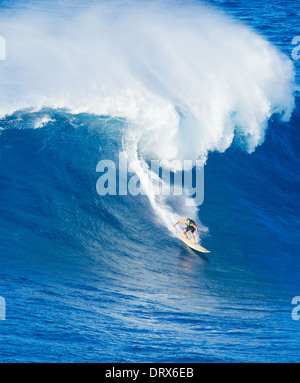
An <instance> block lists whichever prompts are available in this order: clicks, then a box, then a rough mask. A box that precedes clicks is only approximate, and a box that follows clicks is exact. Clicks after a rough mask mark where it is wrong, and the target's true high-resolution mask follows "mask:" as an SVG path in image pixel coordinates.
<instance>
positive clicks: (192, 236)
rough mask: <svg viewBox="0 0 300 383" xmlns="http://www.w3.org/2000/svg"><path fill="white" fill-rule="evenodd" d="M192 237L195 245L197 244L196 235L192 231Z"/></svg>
mask: <svg viewBox="0 0 300 383" xmlns="http://www.w3.org/2000/svg"><path fill="white" fill-rule="evenodd" d="M191 236H192V237H193V240H194V243H195V244H196V239H195V236H194V233H193V232H192V231H191Z"/></svg>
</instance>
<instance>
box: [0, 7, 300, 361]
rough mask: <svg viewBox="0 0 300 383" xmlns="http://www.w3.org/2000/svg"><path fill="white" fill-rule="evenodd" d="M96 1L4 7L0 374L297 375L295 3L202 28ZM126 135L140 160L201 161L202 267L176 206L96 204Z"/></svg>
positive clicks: (187, 17)
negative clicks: (155, 366)
mask: <svg viewBox="0 0 300 383" xmlns="http://www.w3.org/2000/svg"><path fill="white" fill-rule="evenodd" d="M75 3H76V4H75ZM99 3H101V4H102V3H103V2H96V1H91V2H88V3H81V2H70V3H69V2H66V3H65V5H64V6H58V3H55V2H52V1H51V2H42V3H40V2H36V1H34V2H32V1H13V2H11V1H10V2H7V1H2V2H1V10H0V20H1V22H0V35H2V36H3V37H5V39H6V50H7V52H6V53H7V59H6V61H0V82H1V84H2V85H1V93H0V94H1V103H0V109H1V120H0V127H1V131H0V133H1V134H0V161H1V168H0V169H1V170H0V172H1V176H0V185H1V187H0V195H1V198H0V204H1V208H0V220H1V221H0V222H1V226H0V227H1V229H0V238H1V242H0V243H1V247H0V249H1V253H0V254H1V256H0V296H1V297H3V298H4V299H5V320H1V321H0V334H1V336H0V361H1V362H299V333H300V321H297V320H293V318H292V310H293V308H294V307H295V306H293V305H292V304H291V301H292V299H293V297H295V296H300V282H299V272H300V261H299V245H300V241H299V212H300V200H299V186H300V185H299V183H300V179H299V156H300V153H299V148H300V142H299V132H298V129H299V126H300V98H299V93H298V90H297V86H299V65H300V64H299V63H300V61H297V60H292V51H293V49H294V48H295V46H294V45H292V43H291V42H292V38H293V37H294V36H297V35H298V34H299V29H298V28H299V27H298V25H299V14H300V4H299V3H298V2H296V1H279V0H276V1H274V0H272V1H271V0H267V1H264V2H261V1H258V0H251V1H228V0H227V1H221V0H220V1H217V0H216V1H213V0H212V1H208V2H206V4H208V5H209V15H208V17H205V21H204V20H203V19H201V15H202V13H203V12H204V10H203V8H200V9H198V6H199V3H198V2H185V3H184V5H183V6H182V5H180V3H178V2H176V3H175V2H174V3H173V2H167V3H166V4H165V5H164V7H163V9H162V11H161V12H159V15H160V16H159V17H155V18H154V16H157V14H156V11H155V10H154V11H153V9H152V8H151V12H150V13H149V8H148V7H149V4H150V5H153V2H151V3H150V2H149V3H148V2H142V3H140V4H139V5H138V6H137V5H136V4H134V5H132V6H127V4H126V6H124V5H123V6H121V7H119V6H118V7H116V6H112V5H109V6H107V5H106V8H105V12H104V13H103V9H102V8H101V10H99V8H97V6H98V5H99ZM113 4H114V3H113ZM95 7H96V8H95ZM160 7H161V6H160ZM107 8H108V11H107ZM116 8H118V10H116ZM143 9H146V15H148V16H147V17H149V20H150V21H149V25H147V23H146V25H145V23H142V21H143V20H144V19H143V17H144V13H143ZM204 9H206V8H204ZM90 11H92V15H91V14H90ZM191 11H192V12H191ZM98 12H99V13H98ZM152 12H153V13H152ZM219 12H221V15H219ZM173 13H174V15H175V16H174V19H173V18H172V17H173V16H172V14H173ZM198 13H199V20H200V21H201V20H202V22H203V26H201V28H203V29H200V31H202V32H203V31H204V33H203V35H202V36H201V38H199V37H198V35H197V33H199V30H198V27H199V26H198V21H197V20H198V19H196V22H195V19H194V18H193V17H194V16H192V15H195V14H196V15H197V14H198ZM49 14H50V16H49ZM103 14H104V15H105V17H106V16H107V17H111V15H113V17H112V18H111V19H109V23H106V20H107V19H106V18H104V16H103ZM223 14H225V15H223ZM82 15H84V17H83V16H82ZM170 15H171V16H170ZM128 17H129V20H132V19H131V17H133V19H134V20H137V21H136V23H135V22H134V23H130V28H128ZM219 17H220V19H219ZM44 18H45V19H44ZM48 18H50V21H49V19H48ZM52 18H53V20H54V25H55V23H56V20H60V21H63V24H64V26H63V27H59V26H58V25H56V27H53V20H52ZM124 18H125V21H123V20H124ZM32 20H34V21H35V23H32ZM74 20H75V21H76V23H75V25H76V28H74V29H72V27H74V24H73V23H74ZM99 20H100V21H99ZM178 20H179V21H180V22H179V23H178V24H177V25H176V26H174V25H173V23H174V21H178ZM153 21H155V22H157V24H155V23H154V24H153ZM181 22H182V25H181ZM200 24H201V23H200ZM120 25H121V26H120ZM124 25H125V28H124ZM142 25H145V27H144V26H143V27H142ZM240 25H242V27H241V28H242V29H241V30H240V31H241V34H243V33H244V28H245V30H246V32H245V33H246V34H247V33H248V31H250V32H249V33H250V35H248V34H247V36H248V39H247V41H245V40H243V36H242V37H240V36H239V35H238V34H237V33H236V32H237V31H239V29H237V30H236V29H235V28H240ZM181 26H182V30H181V29H180V28H181ZM187 26H188V28H189V29H185V28H187ZM218 28H220V29H221V34H223V36H224V40H222V41H219V40H218V37H219V35H218V33H217V32H216V31H218V30H219V29H218ZM124 30H125V31H126V33H128V36H127V35H124V33H123V34H122V33H121V32H124ZM140 30H142V33H141V34H137V31H140ZM177 30H179V31H178V35H176V36H175V37H174V33H175V34H176V31H177ZM22 31H23V34H22V35H21V32H22ZM112 31H113V33H112ZM35 32H38V33H35ZM97 33H100V34H101V33H102V34H103V35H104V37H105V38H104V40H103V39H100V40H98V39H95V35H96V34H97ZM215 33H217V34H215ZM236 35H238V36H237V37H236V38H237V39H239V38H241V40H235V36H236ZM135 36H136V40H133V38H134V37H135ZM140 36H142V37H140ZM153 36H155V38H154V37H153ZM245 36H246V35H245ZM256 36H259V41H258V42H257V40H256ZM181 38H182V41H181ZM19 39H20V41H19ZM193 39H195V41H194V40H193ZM260 39H262V40H263V41H265V42H267V44H266V45H264V44H263V45H256V44H261V43H260V42H261V40H260ZM27 40H28V41H29V42H28V44H27V45H26V41H27ZM157 41H159V42H160V43H161V45H157ZM191 41H192V42H193V44H192V43H191V44H192V45H191V46H188V44H187V42H191ZM24 42H25V47H24ZM212 42H214V43H215V44H216V45H217V49H216V48H215V47H214V44H212ZM237 43H240V44H237ZM98 44H99V45H98ZM119 44H120V45H119ZM124 44H125V45H124ZM218 44H219V45H218ZM196 46H199V56H198V54H197V53H196V52H195V47H196ZM257 46H260V47H261V50H259V49H256V48H255V47H257ZM22 47H23V48H22ZM124 47H125V48H124ZM144 47H146V48H147V49H145V50H144ZM174 47H175V48H176V49H175V48H174ZM253 47H254V48H253ZM20 49H21V51H20ZM22 49H23V50H22ZM123 49H124V51H123ZM211 49H212V50H211ZM215 49H216V50H217V52H216V51H215ZM239 49H242V50H239ZM273 49H274V50H275V51H276V52H279V53H278V55H277V53H276V54H275V53H274V51H273ZM116 51H117V52H116ZM120 51H121V52H122V55H121V56H119V55H120ZM242 54H244V55H245V57H244V58H241V57H240V55H242ZM133 56H134V57H135V59H134V60H133V59H132V57H133ZM108 58H109V60H108ZM115 58H117V59H119V58H122V59H124V61H121V62H120V60H117V59H116V60H115ZM144 58H146V59H147V60H145V61H144ZM125 59H126V60H125ZM163 59H164V60H163ZM167 60H169V62H168V61H167ZM272 60H277V61H272ZM106 61H107V62H106ZM125 61H126V63H125V64H124V62H125ZM166 62H167V63H172V65H170V66H166V67H165V63H166ZM194 63H196V64H197V65H195V66H194V65H193V64H194ZM292 67H293V71H294V72H295V79H294V80H293V79H290V77H289V76H290V73H291V72H292V70H291V69H290V68H292ZM1 71H2V72H1ZM99 72H101V73H100V74H99ZM221 72H222V73H221ZM133 73H134V74H136V73H138V75H136V76H133ZM203 73H204V75H203ZM202 75H203V76H202ZM235 76H236V77H235ZM215 79H216V80H215ZM171 80H174V82H172V81H171ZM101 81H103V83H104V87H103V88H102V83H101ZM119 84H122V88H121V90H120V88H119ZM194 84H196V85H197V86H195V87H193V85H194ZM123 85H124V87H123ZM252 86H253V87H252ZM124 89H125V90H124ZM177 89H179V90H180V94H179V93H178V92H177ZM202 91H203V93H202ZM99 94H100V96H99V99H98V98H97V97H98V95H99ZM124 95H125V96H124ZM224 95H226V98H224ZM219 96H220V97H219ZM191 99H192V100H193V101H191ZM225 100H226V101H227V100H228V106H227V105H226V107H225V106H224V104H225ZM127 102H128V103H127ZM293 103H294V104H293ZM292 104H293V105H292ZM195 105H196V106H195ZM291 105H292V107H291ZM198 107H199V108H200V109H198ZM269 107H270V109H268V108H269ZM290 107H291V109H292V110H291V111H292V113H291V114H290V115H289V108H290ZM214 108H215V109H214ZM178 110H180V113H179V112H178ZM199 110H200V113H199V114H198V111H199ZM210 110H213V114H212V116H211V114H210ZM228 110H229V111H230V112H231V114H230V116H228V115H229V112H228ZM266 110H267V111H266ZM148 111H149V113H148ZM285 112H286V114H287V116H285V117H284V118H282V116H283V114H284V113H285ZM199 115H200V117H199ZM178 116H180V119H181V120H180V121H179V125H178V124H177V122H178V121H177V119H176V117H178ZM203 116H204V117H203ZM215 116H223V118H222V119H221V120H220V121H221V122H219V121H218V120H217V119H216V120H215V119H214V118H215ZM253 116H254V117H253ZM265 116H267V117H266V118H265ZM265 119H266V121H265ZM249 120H251V121H252V123H251V124H249V125H248V122H249ZM166 121H167V125H166ZM187 121H188V122H187ZM190 121H192V123H191V124H190V123H189V122H190ZM230 121H233V124H232V125H231V124H230ZM255 122H257V124H256V123H255ZM173 123H174V125H172V124H173ZM168 124H170V125H168ZM132 126H133V127H132ZM149 126H150V127H151V128H149ZM169 126H170V129H169V128H168V127H169ZM171 126H172V127H173V126H174V132H177V130H176V128H177V127H178V126H179V129H180V134H179V139H178V141H179V142H180V145H179V146H178V150H177V152H176V153H175V155H173V157H172V155H171V153H172V148H174V147H176V144H177V141H176V139H174V141H172V139H173V133H172V132H173V130H172V129H171ZM141 127H142V128H141ZM223 127H225V128H224V129H223ZM148 129H149V130H148ZM168 129H169V130H168ZM128 132H129V133H130V134H128ZM157 136H158V137H159V140H157V141H155V137H157ZM132 137H138V140H139V141H138V142H139V145H140V146H139V155H144V156H145V157H146V158H147V159H148V160H149V159H150V158H155V159H156V158H158V157H159V156H160V157H159V158H160V159H161V158H164V156H169V158H167V159H172V158H176V155H178V156H179V157H180V158H187V157H186V155H187V154H186V153H188V154H190V155H191V156H192V157H193V156H194V155H195V156H196V155H202V156H205V157H206V164H205V184H204V202H203V204H202V205H201V206H199V208H198V209H195V210H194V211H193V214H194V216H193V219H194V220H195V221H196V222H197V223H199V226H200V227H201V229H200V234H199V236H200V239H201V243H202V245H203V246H205V247H206V248H208V249H210V250H211V253H209V254H205V255H198V254H196V253H194V252H193V251H191V250H189V249H188V248H186V246H185V245H184V244H182V243H181V242H179V241H177V240H176V239H175V238H174V236H173V235H172V233H171V231H170V230H169V229H170V228H169V227H168V225H167V223H166V222H168V219H171V218H173V216H176V209H175V208H174V211H172V215H171V217H170V216H167V215H168V211H169V210H167V208H166V206H165V205H164V204H162V203H161V204H156V205H154V206H153V204H151V196H148V195H138V196H133V195H129V194H128V195H106V196H100V195H99V194H98V193H97V190H96V184H97V180H98V179H99V173H97V172H96V166H97V163H98V162H99V161H100V160H102V159H109V160H111V161H114V162H115V163H117V161H118V156H119V152H120V151H125V150H126V148H127V149H128V146H126V145H125V144H124V140H125V141H126V142H127V144H128V145H129V147H130V144H134V143H135V141H130V140H131V139H132ZM153 137H154V139H153ZM174 137H177V136H176V134H175V133H174ZM189 137H191V140H189ZM152 140H154V141H152ZM164 140H165V141H164ZM169 140H170V141H169ZM144 141H145V142H144ZM149 142H150V145H151V148H150V149H151V150H150V149H149V147H148V145H147V144H148V143H149ZM161 142H163V150H162V154H161V150H160V143H161ZM194 143H195V146H194ZM169 145H170V146H169ZM197 148H198V149H199V148H200V149H199V152H197V153H196V150H197ZM128 151H129V149H128ZM130 154H132V152H131V151H130V153H129V155H130ZM155 156H156V157H155ZM184 156H185V157H184ZM187 159H188V158H187ZM176 201H177V200H175V202H174V205H176ZM180 203H181V202H180ZM187 214H190V210H189V211H188V213H187ZM164 218H165V219H166V220H165V221H164ZM180 218H185V216H184V217H182V216H178V219H180ZM2 311H3V310H2Z"/></svg>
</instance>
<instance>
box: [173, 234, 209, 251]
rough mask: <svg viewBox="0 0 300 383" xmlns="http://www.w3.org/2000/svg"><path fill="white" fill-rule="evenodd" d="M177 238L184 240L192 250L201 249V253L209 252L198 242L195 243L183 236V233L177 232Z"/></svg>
mask: <svg viewBox="0 0 300 383" xmlns="http://www.w3.org/2000/svg"><path fill="white" fill-rule="evenodd" d="M178 238H179V239H181V241H182V242H184V243H185V244H186V245H188V246H189V247H190V248H191V249H193V250H196V251H201V253H210V251H209V250H207V249H204V247H202V246H200V245H199V244H198V243H197V244H196V245H195V244H194V242H193V241H191V240H190V239H188V238H185V236H184V235H180V234H178Z"/></svg>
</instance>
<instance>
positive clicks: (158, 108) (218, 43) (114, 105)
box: [0, 2, 294, 160]
mask: <svg viewBox="0 0 300 383" xmlns="http://www.w3.org/2000/svg"><path fill="white" fill-rule="evenodd" d="M117 4H118V5H116V3H114V2H110V3H106V4H105V3H103V4H102V5H101V6H95V5H90V6H86V7H83V6H82V7H79V10H80V12H78V13H76V12H73V14H72V15H70V16H66V15H63V16H62V15H61V13H57V12H56V11H57V9H56V8H55V7H54V8H52V10H50V11H49V12H43V11H40V12H37V11H35V12H34V13H28V12H26V13H24V12H23V13H22V14H20V15H17V14H13V15H10V16H9V15H5V16H4V17H3V16H2V18H3V19H2V20H1V32H2V35H4V37H5V39H6V46H7V52H6V55H7V60H6V61H2V62H1V67H0V97H1V103H0V113H1V115H2V116H3V115H5V114H8V113H12V112H13V111H15V110H18V109H22V108H26V107H33V108H35V109H39V108H42V107H53V108H67V109H69V110H70V111H71V112H73V113H80V112H89V113H96V114H103V115H111V116H118V117H125V118H127V119H128V120H129V121H131V122H133V123H134V124H132V126H135V127H138V129H139V147H140V149H141V150H142V152H143V153H144V155H145V156H149V157H150V158H158V159H162V158H163V159H168V160H172V159H174V158H176V159H196V158H198V156H202V158H205V156H207V154H208V152H209V151H213V150H219V151H224V150H226V149H227V148H228V147H229V146H230V145H231V143H232V140H233V137H234V135H235V134H237V135H238V136H240V137H242V140H243V141H244V143H245V145H244V146H245V149H246V150H248V151H249V152H251V151H253V150H254V149H255V147H256V146H257V145H259V144H261V143H262V142H263V139H264V132H265V129H266V125H267V121H268V119H269V117H270V116H271V114H272V113H274V112H278V113H282V114H283V117H284V118H285V119H288V118H289V117H290V114H291V111H292V109H293V106H294V99H293V94H292V93H293V78H294V73H293V67H292V63H291V61H290V60H289V59H287V57H285V56H283V54H281V53H280V52H279V51H277V50H276V49H275V48H274V47H272V46H271V44H270V43H268V42H267V41H266V40H264V39H263V38H262V37H260V36H258V35H257V34H255V33H254V32H253V31H251V30H250V29H249V28H248V27H245V26H243V25H241V24H239V23H237V22H235V21H233V20H231V19H229V18H227V17H225V16H224V15H221V14H220V13H217V12H216V11H215V10H212V9H210V8H207V7H203V6H199V5H198V6H192V5H190V6H188V5H185V6H183V5H180V4H177V5H174V4H173V5H172V4H171V3H166V4H165V5H159V4H156V3H155V2H154V3H152V5H145V4H144V3H142V4H138V3H132V5H131V6H129V3H128V2H124V3H122V2H118V3H117ZM55 10H56V11H55Z"/></svg>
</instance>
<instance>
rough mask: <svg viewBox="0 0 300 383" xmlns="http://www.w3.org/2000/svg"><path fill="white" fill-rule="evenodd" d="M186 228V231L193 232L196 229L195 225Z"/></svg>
mask: <svg viewBox="0 0 300 383" xmlns="http://www.w3.org/2000/svg"><path fill="white" fill-rule="evenodd" d="M185 230H186V232H188V231H191V232H192V233H194V232H195V230H196V229H195V228H194V227H193V226H188V227H187V228H186V229H185Z"/></svg>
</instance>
